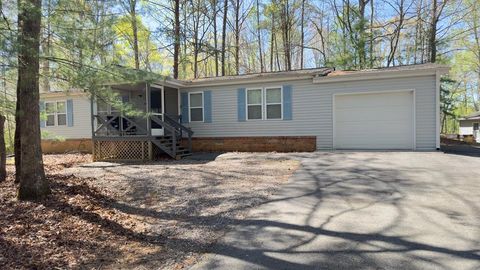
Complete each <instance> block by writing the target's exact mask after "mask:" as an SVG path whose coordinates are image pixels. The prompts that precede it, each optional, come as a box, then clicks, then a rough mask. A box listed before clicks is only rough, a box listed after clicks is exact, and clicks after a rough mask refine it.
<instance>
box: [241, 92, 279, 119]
mask: <svg viewBox="0 0 480 270" xmlns="http://www.w3.org/2000/svg"><path fill="white" fill-rule="evenodd" d="M282 102H283V97H282V88H281V87H269V88H254V89H247V119H248V120H254V119H282V110H283V108H282Z"/></svg>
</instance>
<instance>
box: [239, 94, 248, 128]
mask: <svg viewBox="0 0 480 270" xmlns="http://www.w3.org/2000/svg"><path fill="white" fill-rule="evenodd" d="M245 99H246V97H245V88H239V89H238V90H237V109H238V121H239V122H244V121H246V119H247V116H246V110H247V107H246V106H247V101H246V100H245Z"/></svg>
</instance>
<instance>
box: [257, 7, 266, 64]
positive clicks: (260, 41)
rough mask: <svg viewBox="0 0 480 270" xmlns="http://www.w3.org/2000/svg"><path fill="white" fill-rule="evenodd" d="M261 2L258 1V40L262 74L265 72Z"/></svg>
mask: <svg viewBox="0 0 480 270" xmlns="http://www.w3.org/2000/svg"><path fill="white" fill-rule="evenodd" d="M259 2H260V0H257V39H258V56H259V58H260V72H264V71H265V67H264V66H263V52H262V35H261V34H260V3H259Z"/></svg>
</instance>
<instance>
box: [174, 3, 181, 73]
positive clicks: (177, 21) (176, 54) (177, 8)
mask: <svg viewBox="0 0 480 270" xmlns="http://www.w3.org/2000/svg"><path fill="white" fill-rule="evenodd" d="M174 5H175V6H174V17H175V19H174V26H173V36H174V37H173V38H174V45H173V78H175V79H178V62H179V56H180V0H175V4H174Z"/></svg>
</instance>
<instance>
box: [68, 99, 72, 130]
mask: <svg viewBox="0 0 480 270" xmlns="http://www.w3.org/2000/svg"><path fill="white" fill-rule="evenodd" d="M67 125H68V126H69V127H73V100H71V99H67Z"/></svg>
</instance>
